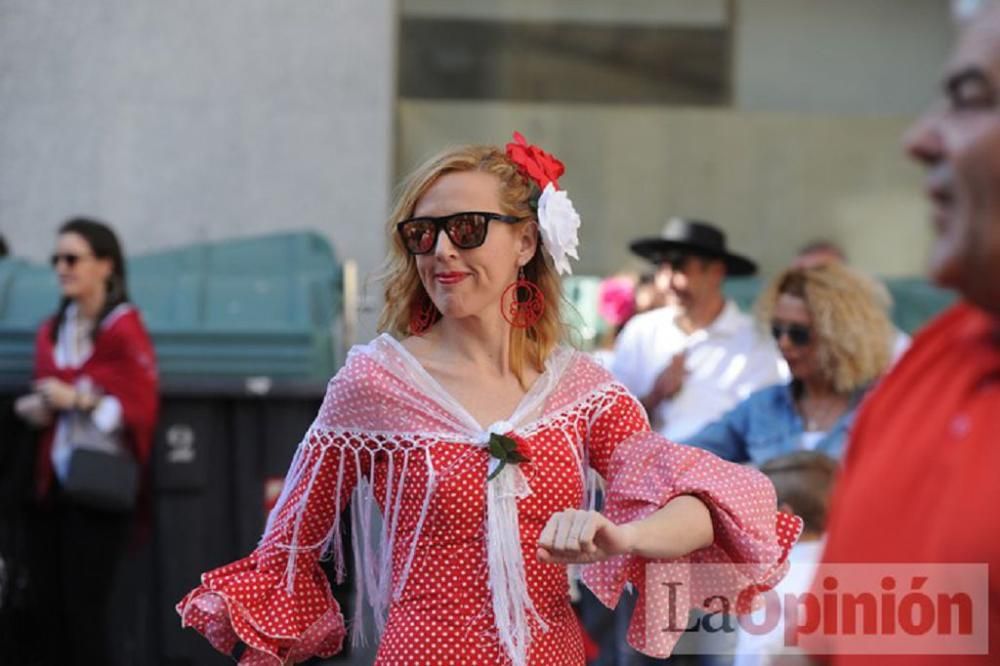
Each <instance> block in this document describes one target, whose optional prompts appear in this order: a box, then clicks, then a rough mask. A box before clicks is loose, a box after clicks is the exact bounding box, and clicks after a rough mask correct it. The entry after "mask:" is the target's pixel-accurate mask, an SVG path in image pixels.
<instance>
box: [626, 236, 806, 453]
mask: <svg viewBox="0 0 1000 666" xmlns="http://www.w3.org/2000/svg"><path fill="white" fill-rule="evenodd" d="M630 247H631V249H632V251H633V252H635V253H636V254H638V255H639V256H640V257H643V258H645V259H648V260H649V261H651V262H653V263H654V264H655V265H656V266H657V270H658V272H659V275H660V277H661V278H666V279H665V280H664V281H667V282H668V283H669V288H670V291H671V294H672V296H673V297H674V298H673V301H674V303H673V305H670V306H667V307H663V308H658V309H656V310H653V311H651V312H647V313H644V314H642V315H638V316H636V317H634V318H633V319H632V320H631V321H630V322H629V323H628V324H627V325H626V326H625V329H624V330H623V331H622V333H621V335H620V336H619V338H618V343H617V345H616V347H615V358H614V361H613V364H612V371H613V372H614V374H615V376H616V377H617V378H618V379H619V380H620V381H621V382H622V383H623V384H625V386H626V387H628V389H629V390H630V391H632V392H633V393H634V394H635V395H637V396H638V397H639V398H640V400H641V401H642V403H643V405H644V406H645V407H646V409H647V411H648V412H649V415H650V421H651V422H652V423H653V427H654V428H656V429H657V430H658V431H659V432H660V433H661V434H663V435H664V436H665V437H667V438H669V439H672V440H675V441H681V442H683V441H684V438H685V437H687V436H688V435H692V434H694V433H695V432H697V431H698V430H699V429H700V428H701V427H702V426H704V425H705V424H707V423H709V422H711V421H713V420H715V419H717V418H718V417H720V416H722V414H724V413H725V412H726V411H727V410H729V409H730V408H732V407H733V406H735V405H736V404H737V403H738V402H740V401H741V400H742V399H743V398H746V397H747V396H748V395H749V394H750V393H751V392H752V391H754V390H756V389H758V388H762V387H764V386H768V385H771V384H776V383H779V382H781V381H782V380H783V379H784V377H785V373H786V372H787V371H786V370H785V366H784V363H783V361H782V360H781V356H780V355H779V354H778V352H777V350H776V349H775V347H774V345H773V343H772V342H771V341H770V340H769V339H766V338H764V337H762V336H760V335H758V334H757V332H756V331H755V330H754V326H753V322H752V320H751V318H750V317H749V316H748V315H746V314H744V313H742V312H740V310H739V308H738V307H737V306H736V304H735V303H734V302H732V301H727V300H726V297H725V296H724V294H723V293H722V283H723V281H724V280H725V278H726V276H727V275H732V276H737V275H753V274H754V273H755V272H756V271H757V266H756V265H755V264H754V262H753V261H751V260H749V259H747V258H746V257H742V256H740V255H738V254H736V253H733V252H730V251H729V250H728V249H727V247H726V236H725V233H723V232H722V230H720V229H718V228H717V227H715V226H713V225H711V224H708V223H706V222H699V221H697V220H689V219H682V218H674V219H671V220H670V221H669V222H667V224H666V226H665V227H664V228H663V231H662V232H661V233H660V235H659V236H656V237H652V238H641V239H639V240H636V241H634V242H632V243H631V245H630Z"/></svg>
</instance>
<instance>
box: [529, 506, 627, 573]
mask: <svg viewBox="0 0 1000 666" xmlns="http://www.w3.org/2000/svg"><path fill="white" fill-rule="evenodd" d="M634 538H635V535H634V530H633V528H632V526H631V525H628V524H626V525H615V524H614V523H613V522H611V521H610V520H608V519H607V518H605V517H604V516H603V515H602V514H601V513H600V512H598V511H580V510H578V509H566V510H565V511H560V512H559V513H555V514H553V515H552V517H550V518H549V522H548V523H546V525H545V529H543V530H542V534H541V536H540V537H538V560H539V561H540V562H547V563H549V564H589V563H591V562H600V561H602V560H606V559H608V558H609V557H614V556H615V555H622V554H625V553H629V552H631V551H632V547H633V543H634Z"/></svg>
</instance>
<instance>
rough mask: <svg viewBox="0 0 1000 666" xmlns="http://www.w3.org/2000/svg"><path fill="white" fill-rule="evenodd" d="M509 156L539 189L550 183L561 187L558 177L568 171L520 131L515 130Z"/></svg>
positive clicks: (508, 145)
mask: <svg viewBox="0 0 1000 666" xmlns="http://www.w3.org/2000/svg"><path fill="white" fill-rule="evenodd" d="M507 157H509V158H510V159H511V161H512V162H514V164H516V165H517V166H518V167H520V170H521V172H522V173H523V174H524V175H525V176H527V177H528V178H530V179H531V180H533V181H535V183H536V184H537V185H538V189H540V190H544V189H545V186H546V185H548V184H549V183H552V186H553V187H554V188H556V189H557V190H558V189H559V180H558V179H559V176H561V175H563V174H564V173H565V172H566V167H565V166H564V165H563V163H562V162H560V161H559V160H558V159H556V158H555V157H553V156H552V155H550V154H549V153H547V152H545V151H544V150H542V149H541V148H539V147H538V146H533V145H530V144H529V143H528V141H527V140H526V139H525V138H524V136H523V135H522V134H521V133H520V132H514V141H513V142H511V143H508V144H507Z"/></svg>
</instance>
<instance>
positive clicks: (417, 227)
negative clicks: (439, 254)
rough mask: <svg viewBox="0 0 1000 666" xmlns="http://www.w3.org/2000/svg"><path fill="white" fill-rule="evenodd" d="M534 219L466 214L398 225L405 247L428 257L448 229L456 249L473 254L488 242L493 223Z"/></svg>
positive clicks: (416, 218) (415, 220) (411, 221)
mask: <svg viewBox="0 0 1000 666" xmlns="http://www.w3.org/2000/svg"><path fill="white" fill-rule="evenodd" d="M527 219H530V218H527V217H514V216H513V215H501V214H499V213H480V212H466V213H453V214H451V215H444V216H443V217H411V218H410V219H409V220H403V221H402V222H400V223H399V224H397V225H396V230H397V231H399V237H400V238H402V239H403V247H405V248H406V251H407V252H409V253H410V254H427V253H429V252H431V251H432V250H433V249H434V247H435V246H436V245H437V239H438V234H439V233H441V230H442V229H444V232H445V233H446V234H448V239H449V240H450V241H451V242H452V245H454V246H455V247H457V248H459V249H460V250H471V249H472V248H474V247H479V246H480V245H482V244H483V243H485V242H486V229H487V227H488V226H489V223H490V221H491V220H496V221H497V222H504V223H506V224H515V223H517V222H521V221H523V220H527Z"/></svg>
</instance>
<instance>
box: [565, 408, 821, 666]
mask: <svg viewBox="0 0 1000 666" xmlns="http://www.w3.org/2000/svg"><path fill="white" fill-rule="evenodd" d="M625 400H626V399H624V398H623V399H622V401H623V402H624V401H625ZM628 403H629V405H631V407H630V408H629V409H630V410H631V411H632V412H633V414H632V416H631V420H633V421H635V420H637V419H639V418H644V417H641V416H640V415H639V411H640V410H641V407H639V406H638V404H637V403H636V401H635V400H628ZM608 417H615V418H617V419H621V418H622V412H621V411H617V413H616V411H615V410H609V414H608ZM628 431H629V429H628V428H627V427H626V428H623V429H622V430H621V432H628ZM632 433H633V434H632V435H631V436H630V437H628V438H627V439H625V441H620V443H619V444H618V445H617V446H616V447H615V448H614V449H613V450H612V452H611V454H610V459H608V458H604V459H603V460H602V459H601V458H603V457H604V456H601V457H599V458H597V459H596V460H595V459H592V464H594V467H595V469H598V471H599V472H601V473H602V475H603V476H604V477H605V479H606V481H607V493H606V503H605V507H604V514H605V515H606V516H607V517H608V518H609V519H611V520H612V521H614V522H615V523H618V524H621V523H625V522H632V521H635V520H640V519H642V518H645V517H646V516H648V515H649V514H651V513H653V512H654V511H656V510H657V509H659V508H661V507H663V506H664V505H665V504H666V503H667V502H669V501H670V500H672V499H673V498H674V497H677V496H680V495H693V496H695V497H698V498H699V499H700V500H702V501H703V502H704V503H705V505H706V506H707V507H708V509H709V511H710V512H711V514H712V525H713V529H714V531H715V543H714V544H713V545H711V546H709V547H708V548H704V549H702V550H699V551H697V552H695V553H692V554H691V555H689V556H687V557H684V558H680V559H678V560H672V561H663V562H655V563H652V562H651V561H649V560H645V559H643V558H640V557H634V556H633V557H625V556H622V557H616V558H613V559H611V560H607V561H605V562H600V563H597V564H593V565H590V566H588V567H585V568H584V573H583V580H584V582H585V583H586V584H587V586H588V587H589V588H590V589H591V590H592V591H593V592H594V595H595V596H596V597H597V598H598V599H600V601H601V603H603V604H604V605H606V606H608V607H609V608H614V607H615V606H616V605H617V603H618V598H619V596H620V595H621V592H622V589H623V588H624V585H625V583H626V582H631V583H632V584H633V585H634V586H635V588H636V589H637V590H638V591H639V603H637V604H636V608H635V611H634V612H633V615H632V621H631V623H630V625H629V632H628V640H629V643H630V644H631V645H632V646H633V647H634V648H636V649H637V650H639V651H641V652H644V653H646V654H649V655H651V656H656V657H665V656H668V655H669V654H670V652H671V651H672V649H673V646H674V644H675V643H676V642H677V639H678V638H679V634H677V633H672V632H667V631H660V630H657V629H655V627H665V626H668V624H669V623H670V618H669V617H668V616H667V612H668V609H672V610H673V611H674V612H675V616H674V618H673V623H674V624H675V625H677V626H682V627H683V626H685V624H686V623H687V617H688V608H689V607H690V605H691V604H700V603H701V602H702V601H703V600H704V599H706V598H708V597H711V596H713V595H723V596H725V597H727V598H728V599H733V600H738V601H747V602H749V601H751V600H752V599H751V597H749V596H748V595H740V592H741V591H743V590H746V589H752V590H756V591H758V592H760V591H764V590H768V589H770V588H772V587H774V585H776V584H777V583H778V582H779V581H780V580H781V578H782V577H783V576H784V574H785V572H786V571H787V568H788V565H787V557H788V552H789V550H790V549H791V545H792V544H794V543H795V541H796V540H797V539H798V537H799V535H800V534H801V531H802V520H801V518H799V517H798V516H788V515H787V514H780V513H778V511H777V500H776V498H775V493H774V486H773V485H772V484H771V482H770V481H769V480H768V479H767V477H765V476H764V475H763V474H761V473H760V472H758V471H757V470H755V469H753V468H750V467H746V466H743V465H735V464H732V463H727V462H724V461H722V460H721V459H719V458H717V457H716V456H714V455H712V454H710V453H708V452H706V451H703V450H701V449H696V448H693V447H689V446H683V445H680V444H675V443H673V442H670V441H669V440H667V439H665V438H663V437H661V436H660V435H658V434H656V433H652V432H648V431H646V432H642V431H640V432H638V433H636V432H635V431H634V430H632ZM598 453H600V452H598ZM605 455H607V454H606V453H605ZM602 467H604V470H603V471H602V469H601V468H602ZM650 564H655V565H656V566H657V567H659V568H658V569H657V570H656V571H657V573H658V574H659V573H664V572H666V573H669V576H670V578H671V580H679V581H685V582H686V589H687V590H689V592H690V594H689V595H687V597H686V598H681V599H678V603H677V604H676V605H674V606H671V605H670V604H669V603H668V601H667V599H666V598H665V595H666V591H663V593H662V595H659V594H660V593H659V592H658V590H660V588H661V586H659V585H653V586H650V589H649V590H647V586H646V579H647V566H649V565H650ZM693 564H697V565H701V564H704V565H714V566H711V567H707V566H706V567H692V566H690V565H693ZM658 595H659V596H658ZM735 610H737V611H741V610H742V611H747V610H750V607H749V605H748V606H747V607H746V608H743V607H740V606H737V608H736V609H735Z"/></svg>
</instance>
